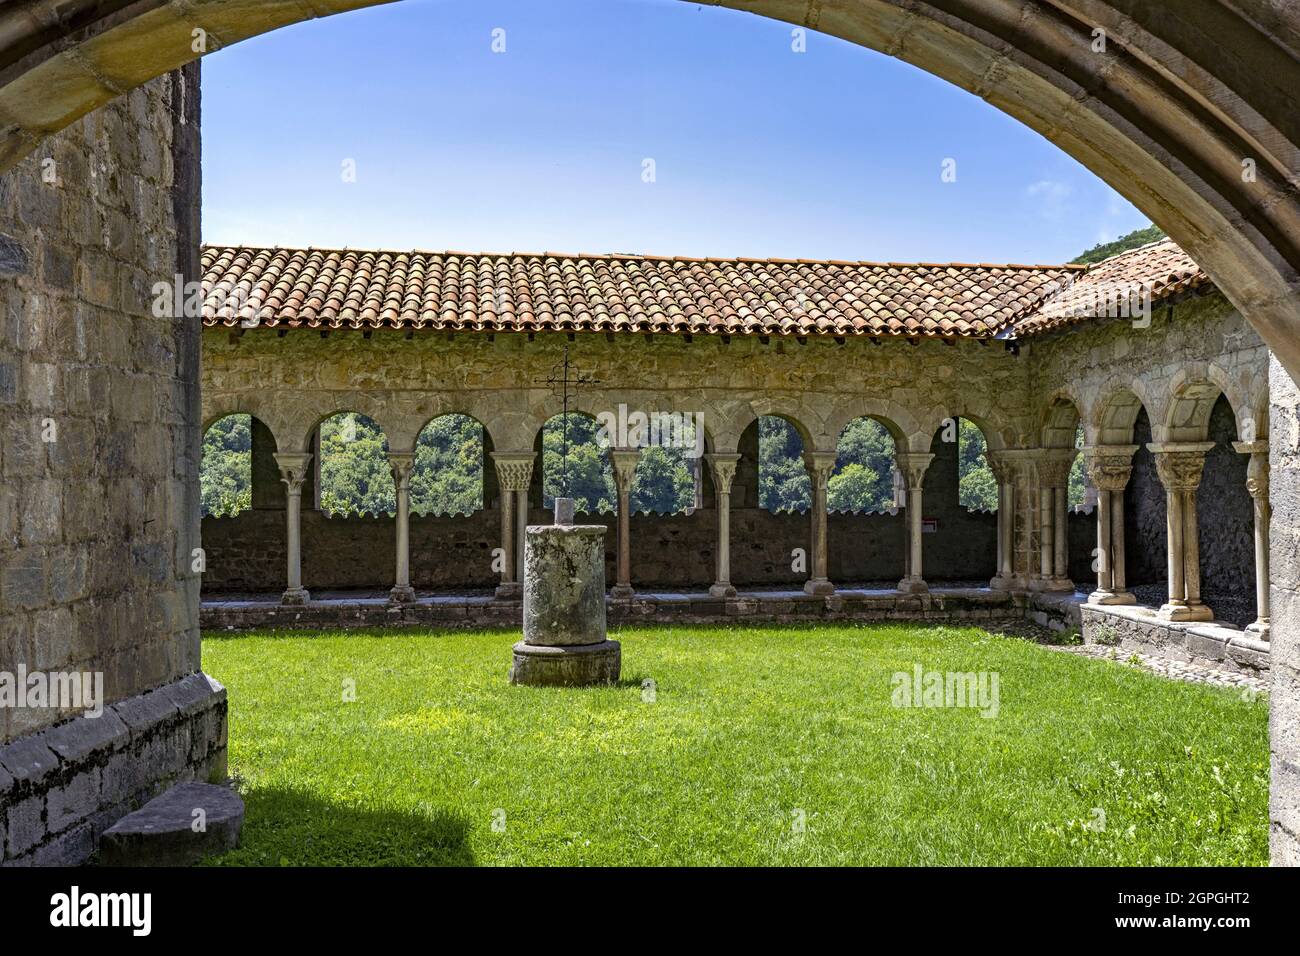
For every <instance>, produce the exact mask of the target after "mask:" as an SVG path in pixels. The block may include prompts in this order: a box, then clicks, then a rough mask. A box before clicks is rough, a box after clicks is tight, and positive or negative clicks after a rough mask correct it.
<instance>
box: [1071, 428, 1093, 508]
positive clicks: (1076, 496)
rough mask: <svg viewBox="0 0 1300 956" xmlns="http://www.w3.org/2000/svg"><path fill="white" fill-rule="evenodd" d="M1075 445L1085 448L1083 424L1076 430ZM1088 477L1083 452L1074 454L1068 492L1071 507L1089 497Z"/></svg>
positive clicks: (1076, 505)
mask: <svg viewBox="0 0 1300 956" xmlns="http://www.w3.org/2000/svg"><path fill="white" fill-rule="evenodd" d="M1074 447H1075V448H1083V426H1082V425H1080V426H1079V427H1078V428H1076V429H1075V432H1074ZM1087 489H1088V479H1087V476H1086V475H1085V474H1084V473H1083V454H1082V452H1080V453H1079V454H1077V455H1075V456H1074V464H1073V465H1071V466H1070V485H1069V489H1068V491H1067V492H1066V502H1067V503H1068V504H1069V506H1070V507H1071V508H1077V507H1078V506H1079V505H1081V504H1083V502H1084V499H1085V498H1086V497H1087Z"/></svg>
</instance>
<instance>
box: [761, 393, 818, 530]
mask: <svg viewBox="0 0 1300 956" xmlns="http://www.w3.org/2000/svg"><path fill="white" fill-rule="evenodd" d="M758 503H759V505H760V506H761V507H763V508H766V509H767V510H768V511H806V510H807V509H808V507H809V506H810V505H811V503H812V483H811V482H810V481H809V478H808V471H807V469H805V468H804V464H803V441H802V440H801V439H800V438H799V433H798V432H797V431H795V428H794V426H793V425H791V424H790V423H789V422H787V421H786V420H785V419H784V418H778V417H776V416H773V415H764V416H763V417H762V418H760V419H759V420H758Z"/></svg>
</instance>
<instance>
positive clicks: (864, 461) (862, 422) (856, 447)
mask: <svg viewBox="0 0 1300 956" xmlns="http://www.w3.org/2000/svg"><path fill="white" fill-rule="evenodd" d="M894 455H895V452H894V438H893V436H892V435H890V434H889V430H888V429H886V428H885V426H884V425H882V424H880V422H878V421H876V420H875V419H874V418H856V419H854V420H853V421H851V422H849V423H848V424H847V425H845V426H844V431H842V432H841V433H840V440H839V443H838V445H837V446H836V455H835V471H834V472H833V473H832V475H831V480H830V482H829V483H828V484H827V504H828V507H829V508H830V509H831V510H832V511H883V510H885V509H886V508H890V507H893V504H894V469H895V458H894ZM854 466H856V468H855V467H854ZM851 469H852V473H851V474H850V470H851Z"/></svg>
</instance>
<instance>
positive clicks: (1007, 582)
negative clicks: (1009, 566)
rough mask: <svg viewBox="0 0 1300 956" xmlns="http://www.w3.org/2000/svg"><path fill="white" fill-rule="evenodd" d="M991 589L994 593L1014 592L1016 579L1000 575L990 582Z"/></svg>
mask: <svg viewBox="0 0 1300 956" xmlns="http://www.w3.org/2000/svg"><path fill="white" fill-rule="evenodd" d="M989 587H990V588H992V589H993V590H994V591H1013V590H1015V587H1016V579H1015V578H1009V577H1004V576H1003V575H1001V574H998V575H995V576H994V577H993V580H991V581H990V582H989Z"/></svg>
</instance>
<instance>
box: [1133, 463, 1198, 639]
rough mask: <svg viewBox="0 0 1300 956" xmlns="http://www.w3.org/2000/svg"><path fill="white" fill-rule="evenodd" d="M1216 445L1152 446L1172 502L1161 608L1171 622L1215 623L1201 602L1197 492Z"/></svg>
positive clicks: (1168, 524) (1161, 476) (1161, 614)
mask: <svg viewBox="0 0 1300 956" xmlns="http://www.w3.org/2000/svg"><path fill="white" fill-rule="evenodd" d="M1213 447H1214V442H1182V443H1177V444H1150V445H1147V448H1149V449H1150V450H1151V452H1152V453H1153V454H1154V455H1155V458H1156V470H1157V471H1158V472H1159V473H1160V482H1161V484H1163V485H1164V486H1165V497H1166V500H1167V502H1168V516H1167V538H1168V542H1167V543H1168V549H1169V599H1168V601H1167V602H1166V603H1165V604H1164V606H1162V607H1161V608H1160V616H1161V617H1162V618H1164V619H1165V620H1168V621H1212V620H1214V613H1213V612H1212V611H1211V610H1210V609H1209V608H1208V607H1206V606H1205V605H1204V604H1203V603H1201V552H1200V541H1199V537H1198V527H1197V522H1196V489H1197V488H1198V487H1200V484H1201V470H1202V469H1203V468H1204V467H1205V453H1206V452H1208V451H1209V450H1210V449H1211V448H1213Z"/></svg>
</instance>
